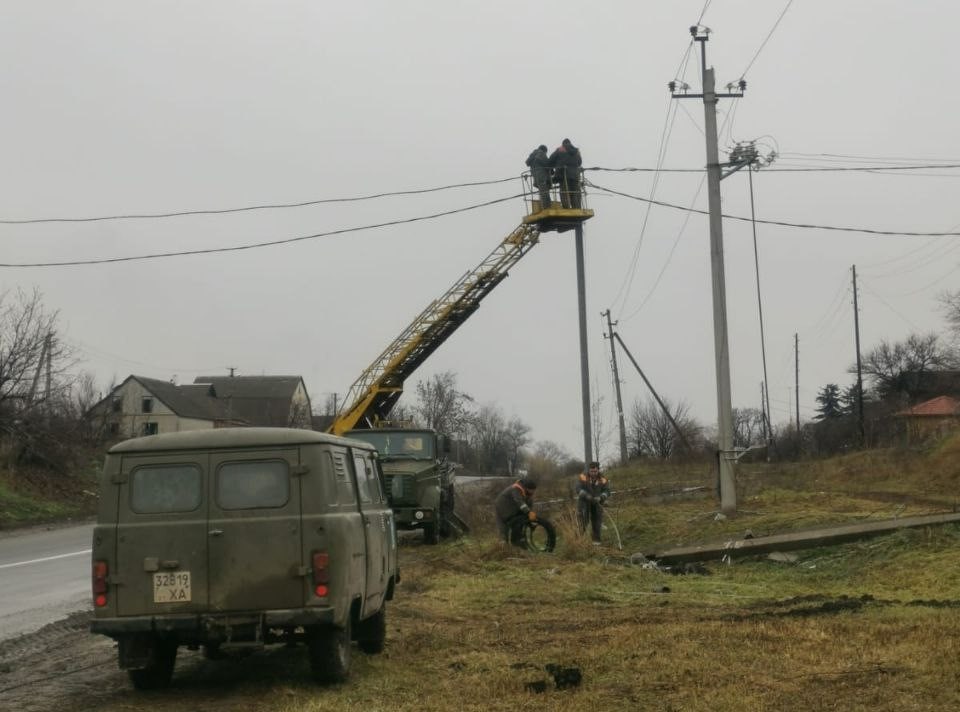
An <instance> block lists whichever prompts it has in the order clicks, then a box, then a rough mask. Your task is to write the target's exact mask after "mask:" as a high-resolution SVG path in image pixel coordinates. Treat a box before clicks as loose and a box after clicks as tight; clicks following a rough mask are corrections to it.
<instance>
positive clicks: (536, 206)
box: [522, 173, 593, 232]
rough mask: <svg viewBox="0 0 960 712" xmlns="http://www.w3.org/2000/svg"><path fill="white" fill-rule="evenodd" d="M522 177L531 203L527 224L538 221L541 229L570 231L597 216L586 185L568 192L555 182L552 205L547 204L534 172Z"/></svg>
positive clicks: (528, 206)
mask: <svg viewBox="0 0 960 712" xmlns="http://www.w3.org/2000/svg"><path fill="white" fill-rule="evenodd" d="M522 178H523V189H524V190H523V193H524V201H525V202H526V205H527V214H526V215H525V216H524V218H523V224H524V225H536V226H537V229H539V230H540V232H551V231H554V230H555V231H557V232H566V231H567V230H572V229H574V228H575V227H577V226H578V225H581V224H583V221H584V220H589V219H590V218H592V217H593V211H592V210H590V209H589V208H588V207H587V194H586V191H585V190H584V189H583V186H582V185H581V188H580V190H579V192H577V193H573V194H569V195H568V194H566V191H564V190H563V187H562V186H561V185H555V184H551V185H550V187H549V188H548V189H547V190H548V192H549V196H550V207H549V208H544V207H543V201H542V199H541V198H542V193H541V190H540V188H538V187H537V186H536V185H534V183H533V179H532V178H531V176H530V174H529V173H524V174H523V176H522ZM565 206H569V207H565Z"/></svg>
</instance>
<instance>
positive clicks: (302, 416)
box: [289, 380, 313, 430]
mask: <svg viewBox="0 0 960 712" xmlns="http://www.w3.org/2000/svg"><path fill="white" fill-rule="evenodd" d="M311 418H312V413H311V409H310V396H309V395H308V394H307V388H306V386H305V385H304V384H303V381H302V380H301V381H300V383H299V384H298V385H297V390H295V391H294V392H293V397H292V398H291V399H290V418H289V423H290V427H291V428H306V429H307V430H310V429H312V428H313V423H312V420H311Z"/></svg>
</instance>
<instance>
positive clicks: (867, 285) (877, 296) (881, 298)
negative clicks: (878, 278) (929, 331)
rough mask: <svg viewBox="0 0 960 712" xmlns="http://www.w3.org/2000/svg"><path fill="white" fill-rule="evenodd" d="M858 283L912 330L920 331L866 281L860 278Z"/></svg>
mask: <svg viewBox="0 0 960 712" xmlns="http://www.w3.org/2000/svg"><path fill="white" fill-rule="evenodd" d="M860 284H861V286H862V287H863V288H864V289H865V290H867V291H868V292H870V294H872V295H873V296H874V297H876V298H877V299H879V300H880V303H881V304H883V305H884V306H885V307H886V308H887V309H889V310H890V311H892V312H893V313H894V314H896V315H897V316H898V317H900V318H901V319H903V322H904V323H905V324H906V325H907V326H909V327H910V328H911V329H913V330H914V331H920V329H919V327H918V326H917V325H916V324H914V323H913V322H912V321H910V320H909V319H908V318H907V317H905V316H904V315H903V314H901V313H900V311H899V310H897V309H896V308H894V307H893V306H892V305H891V304H890V303H889V302H888V301H887V300H886V299H884V298H883V297H881V296H880V295H879V294H877V292H876V291H875V290H873V289H872V288H871V287H870V285H869V284H867V283H866V282H864V281H863V280H862V279H861V280H860Z"/></svg>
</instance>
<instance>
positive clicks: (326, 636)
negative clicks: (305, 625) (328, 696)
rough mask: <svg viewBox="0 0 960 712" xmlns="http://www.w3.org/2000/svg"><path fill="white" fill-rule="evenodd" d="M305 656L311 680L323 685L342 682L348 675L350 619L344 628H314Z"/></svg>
mask: <svg viewBox="0 0 960 712" xmlns="http://www.w3.org/2000/svg"><path fill="white" fill-rule="evenodd" d="M307 654H308V655H309V656H310V671H311V672H312V673H313V678H314V679H315V680H316V681H317V682H320V683H323V684H325V685H326V684H332V683H338V682H344V681H345V680H346V679H347V676H348V675H349V674H350V618H349V616H348V617H347V624H346V627H344V628H338V627H336V626H332V625H330V626H316V627H315V628H313V629H311V630H310V632H309V637H308V639H307Z"/></svg>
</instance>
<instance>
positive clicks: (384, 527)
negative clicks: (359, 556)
mask: <svg viewBox="0 0 960 712" xmlns="http://www.w3.org/2000/svg"><path fill="white" fill-rule="evenodd" d="M353 469H354V473H355V474H356V478H357V490H358V492H359V495H360V497H359V498H360V513H361V515H362V516H363V525H364V534H365V537H366V544H367V591H366V596H365V597H364V601H363V611H362V613H361V615H363V616H369V615H371V614H373V613H375V612H376V611H378V610H379V609H380V606H382V605H383V601H384V598H385V594H386V591H387V585H388V580H389V572H388V565H389V562H390V561H391V557H392V556H394V557H395V556H396V552H395V551H393V546H394V542H395V536H396V534H395V528H394V522H393V511H392V510H391V509H390V507H389V505H387V502H386V497H385V496H384V492H383V487H382V483H381V480H380V476H379V472H378V470H377V469H376V461H375V460H374V458H373V451H372V450H358V449H354V450H353Z"/></svg>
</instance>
